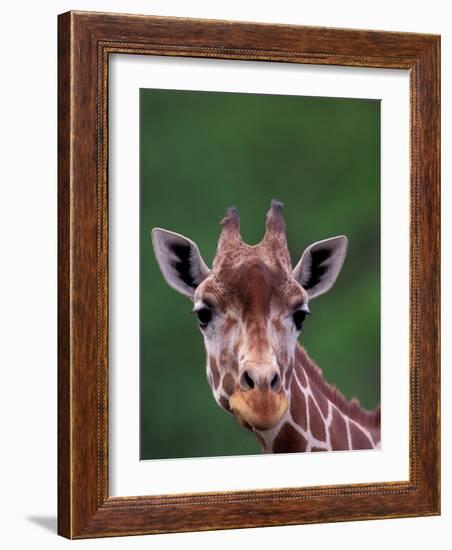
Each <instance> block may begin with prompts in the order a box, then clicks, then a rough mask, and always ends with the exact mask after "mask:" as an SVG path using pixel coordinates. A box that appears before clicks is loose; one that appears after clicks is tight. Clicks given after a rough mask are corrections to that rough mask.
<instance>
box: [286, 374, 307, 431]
mask: <svg viewBox="0 0 452 550" xmlns="http://www.w3.org/2000/svg"><path fill="white" fill-rule="evenodd" d="M290 413H291V415H292V418H293V420H294V422H295V423H296V424H298V425H299V426H300V428H302V429H303V430H304V431H306V430H307V428H308V421H307V409H306V398H305V396H304V393H303V392H302V391H301V390H300V388H299V387H298V384H297V382H296V381H295V380H294V379H293V380H292V384H291V400H290Z"/></svg>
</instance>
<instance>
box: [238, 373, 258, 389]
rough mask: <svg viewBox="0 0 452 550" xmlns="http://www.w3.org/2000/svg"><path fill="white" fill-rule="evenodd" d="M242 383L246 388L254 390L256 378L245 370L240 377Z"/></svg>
mask: <svg viewBox="0 0 452 550" xmlns="http://www.w3.org/2000/svg"><path fill="white" fill-rule="evenodd" d="M240 385H241V386H242V388H244V389H245V390H252V389H253V388H254V385H255V384H254V380H253V379H252V377H251V375H250V373H249V372H248V371H247V370H245V371H244V372H243V374H242V377H241V379H240Z"/></svg>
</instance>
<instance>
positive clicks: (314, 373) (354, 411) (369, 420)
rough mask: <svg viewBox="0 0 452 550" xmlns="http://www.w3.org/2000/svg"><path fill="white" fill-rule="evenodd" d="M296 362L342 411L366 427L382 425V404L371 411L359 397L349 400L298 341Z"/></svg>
mask: <svg viewBox="0 0 452 550" xmlns="http://www.w3.org/2000/svg"><path fill="white" fill-rule="evenodd" d="M296 363H298V364H300V365H301V366H302V367H303V368H304V369H305V371H306V375H307V377H308V378H309V382H310V383H313V384H314V385H315V386H316V387H317V389H318V390H319V391H320V392H321V393H322V394H323V395H324V396H325V397H326V398H327V399H328V400H329V401H331V403H333V405H335V406H336V407H337V408H338V410H339V411H340V412H341V413H343V414H344V415H346V416H348V417H349V418H351V419H352V420H354V421H355V422H357V423H358V424H361V425H362V426H363V427H365V428H368V429H371V430H372V429H378V428H379V427H380V417H381V409H380V406H378V407H377V408H376V409H375V410H373V411H369V410H367V409H364V408H363V407H362V406H361V404H360V402H359V401H358V399H356V398H353V399H350V400H348V399H347V398H346V397H345V396H344V395H343V394H342V393H341V392H340V391H339V390H338V389H337V388H336V387H335V386H333V385H332V384H329V383H328V382H327V381H326V380H325V378H324V377H323V372H322V369H321V368H320V367H318V366H317V365H316V364H315V363H314V361H312V359H311V358H310V357H309V356H308V354H307V353H306V350H305V349H304V348H303V347H302V346H301V345H300V344H299V343H297V348H296Z"/></svg>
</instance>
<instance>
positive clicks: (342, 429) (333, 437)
mask: <svg viewBox="0 0 452 550" xmlns="http://www.w3.org/2000/svg"><path fill="white" fill-rule="evenodd" d="M330 442H331V448H332V449H333V451H348V450H349V449H350V447H349V445H348V436H347V424H346V423H345V419H344V417H343V416H342V414H341V413H340V412H338V410H337V409H336V407H333V416H332V420H331V424H330Z"/></svg>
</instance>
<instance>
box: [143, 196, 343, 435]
mask: <svg viewBox="0 0 452 550" xmlns="http://www.w3.org/2000/svg"><path fill="white" fill-rule="evenodd" d="M222 226H223V227H222V231H221V235H220V238H219V241H218V248H217V252H216V254H215V258H214V260H213V265H212V268H211V269H209V268H208V267H207V265H206V264H205V262H204V261H203V259H202V257H201V254H200V252H199V249H198V247H197V245H196V244H195V243H194V242H193V241H191V240H190V239H187V238H186V237H183V236H182V235H179V234H177V233H173V232H170V231H166V230H163V229H158V228H155V229H153V231H152V242H153V245H154V251H155V255H156V258H157V261H158V264H159V266H160V269H161V271H162V274H163V276H164V278H165V279H166V281H167V283H168V284H169V285H170V286H171V287H173V288H174V289H175V290H177V291H178V292H180V293H181V294H184V295H185V296H187V297H189V298H190V299H191V300H192V301H193V304H194V307H193V312H194V313H195V314H196V316H197V318H198V323H199V327H200V330H201V333H202V335H203V337H204V343H205V348H206V353H207V378H208V381H209V384H210V386H211V388H212V391H213V394H214V397H215V399H216V401H217V402H218V404H219V405H220V406H221V407H223V408H224V409H226V410H227V411H228V412H230V413H232V414H234V415H235V416H236V418H237V419H238V420H239V422H240V423H241V424H243V425H245V426H246V427H248V428H251V429H253V430H256V431H260V430H268V429H271V428H273V427H274V426H276V424H277V423H278V422H279V420H280V419H281V417H282V416H283V415H284V413H285V411H286V410H287V407H288V398H289V385H290V379H291V375H292V370H293V365H294V355H295V346H296V342H297V339H298V337H299V335H300V332H301V329H302V326H303V322H304V320H305V317H306V315H308V314H309V301H310V299H312V298H315V297H317V296H319V295H320V294H323V293H324V292H327V291H328V290H329V289H330V288H331V287H332V285H333V284H334V282H335V280H336V278H337V276H338V274H339V272H340V270H341V267H342V264H343V261H344V258H345V254H346V250H347V238H346V237H344V236H339V237H334V238H331V239H326V240H323V241H319V242H316V243H314V244H312V245H311V246H309V247H308V248H307V249H306V250H305V251H304V253H303V254H302V256H301V259H300V260H299V262H298V263H297V265H296V266H295V268H294V269H292V266H291V261H290V256H289V251H288V248H287V242H286V234H285V224H284V220H283V217H282V203H280V202H278V201H272V206H271V208H270V210H269V212H268V213H267V219H266V229H265V235H264V238H263V239H262V241H261V242H260V243H259V244H257V245H254V246H250V245H248V244H246V243H244V242H243V241H242V238H241V236H240V218H239V214H238V211H237V210H236V209H235V208H230V209H229V210H228V211H227V214H226V216H225V218H224V219H223V221H222Z"/></svg>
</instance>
